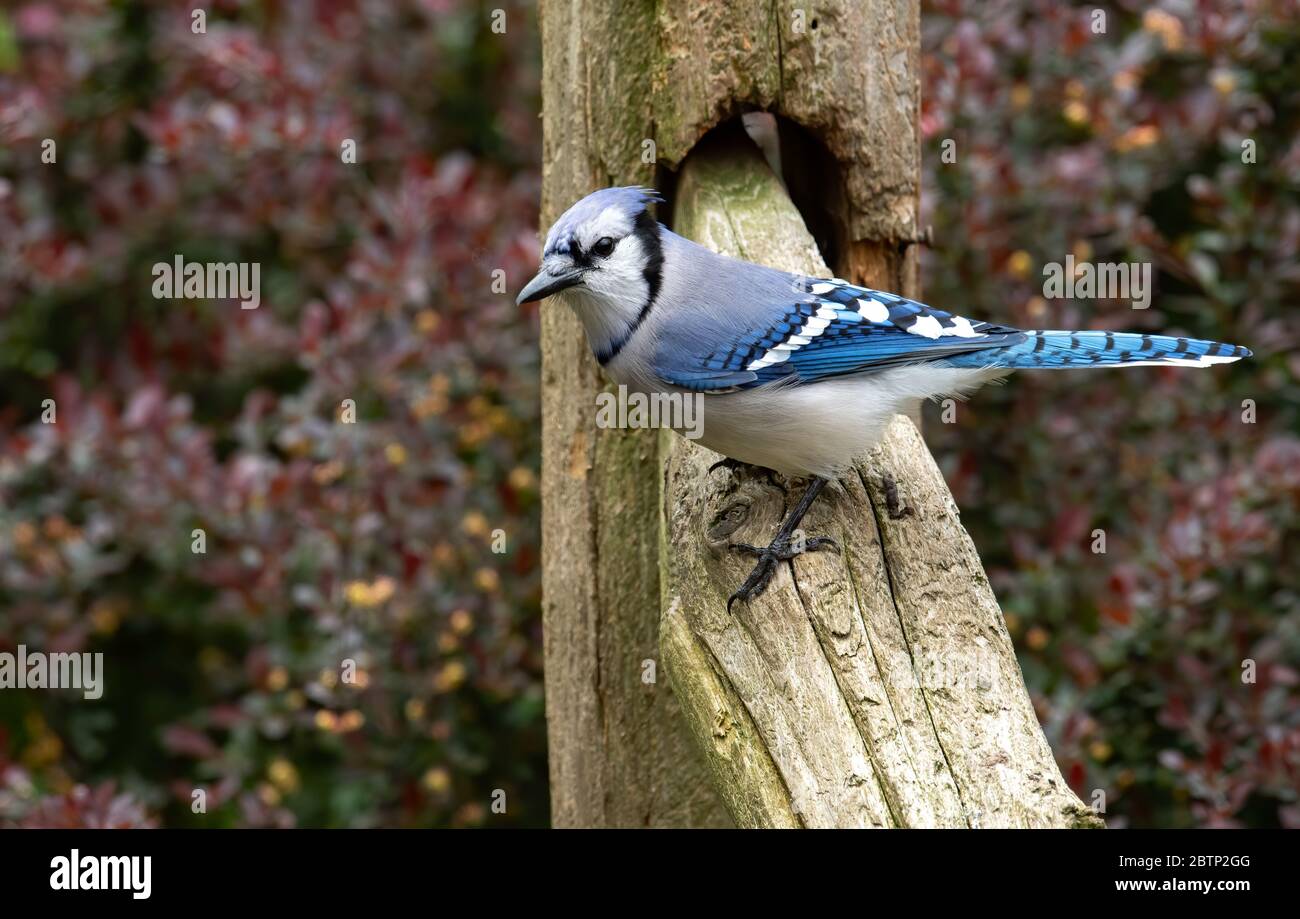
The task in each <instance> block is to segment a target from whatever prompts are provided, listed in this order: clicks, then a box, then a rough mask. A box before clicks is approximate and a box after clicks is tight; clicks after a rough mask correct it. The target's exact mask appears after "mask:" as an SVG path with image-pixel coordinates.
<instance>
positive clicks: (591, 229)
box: [576, 206, 632, 252]
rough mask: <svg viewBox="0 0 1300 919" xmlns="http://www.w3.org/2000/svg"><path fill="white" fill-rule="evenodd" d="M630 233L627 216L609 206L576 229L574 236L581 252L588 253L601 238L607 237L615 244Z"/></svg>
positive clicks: (630, 227)
mask: <svg viewBox="0 0 1300 919" xmlns="http://www.w3.org/2000/svg"><path fill="white" fill-rule="evenodd" d="M631 232H632V222H631V221H630V220H628V217H627V214H626V213H624V211H623V210H622V209H620V208H618V207H613V206H611V207H607V208H605V209H604V210H603V211H601V212H600V213H599V214H597V215H596V216H595V217H594V218H593V219H591V220H588V221H587V222H586V223H584V224H583V225H582V226H580V227H578V232H577V234H576V235H577V237H578V244H579V245H580V246H582V251H583V252H590V251H591V247H592V246H594V245H595V244H596V243H597V242H598V241H599V240H600V239H602V238H603V237H606V236H608V237H609V238H610V239H612V240H614V241H616V242H617V241H618V240H620V239H623V237H625V236H627V235H628V234H629V233H631ZM620 248H621V247H620Z"/></svg>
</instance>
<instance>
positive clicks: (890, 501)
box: [882, 472, 916, 520]
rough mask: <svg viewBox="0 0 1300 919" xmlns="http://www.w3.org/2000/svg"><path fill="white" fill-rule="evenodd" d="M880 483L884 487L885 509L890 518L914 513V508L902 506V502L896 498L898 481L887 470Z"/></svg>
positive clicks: (898, 517)
mask: <svg viewBox="0 0 1300 919" xmlns="http://www.w3.org/2000/svg"><path fill="white" fill-rule="evenodd" d="M882 484H883V485H884V487H885V510H886V511H888V512H889V519H890V520H899V519H901V518H903V517H911V516H912V515H913V514H915V513H916V509H915V508H912V507H903V506H902V502H901V501H899V500H898V483H897V482H895V481H894V477H893V476H892V475H890V474H889V473H888V472H886V473H885V475H884V479H883V482H882Z"/></svg>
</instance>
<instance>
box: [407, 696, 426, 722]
mask: <svg viewBox="0 0 1300 919" xmlns="http://www.w3.org/2000/svg"><path fill="white" fill-rule="evenodd" d="M423 717H424V700H423V699H407V700H406V720H407V721H419V720H420V719H421V718H423Z"/></svg>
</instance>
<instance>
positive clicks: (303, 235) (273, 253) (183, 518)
mask: <svg viewBox="0 0 1300 919" xmlns="http://www.w3.org/2000/svg"><path fill="white" fill-rule="evenodd" d="M192 9H193V5H192V4H182V3H151V4H111V5H110V4H102V3H90V2H83V3H62V4H48V3H31V4H26V5H22V6H19V7H18V8H16V9H12V10H10V11H8V12H0V138H2V139H3V152H2V153H0V177H2V178H0V238H3V240H4V250H3V258H2V260H0V389H2V390H3V392H4V396H5V398H4V407H3V409H2V410H0V438H3V441H2V443H0V498H2V500H3V510H0V648H3V649H5V650H12V649H13V648H14V647H15V646H16V645H18V644H19V643H25V644H27V645H28V646H29V647H31V648H33V649H40V650H46V651H57V650H88V651H101V652H103V654H104V658H105V666H106V671H107V673H106V677H105V685H106V687H107V688H106V691H105V693H104V697H103V699H101V700H100V701H98V702H95V703H87V702H84V701H82V700H81V699H80V698H79V697H78V696H77V695H75V694H64V693H35V692H25V693H23V692H15V691H10V692H4V693H0V822H11V823H19V824H29V825H48V824H58V825H76V824H78V823H85V824H89V825H120V824H123V823H125V824H132V823H141V824H147V823H149V822H160V823H162V824H165V825H181V826H236V825H238V826H286V825H293V824H297V825H306V826H365V825H403V826H406V825H411V826H414V825H430V824H440V825H456V826H466V825H480V824H485V825H502V824H525V825H544V824H546V823H547V821H548V803H547V802H548V798H547V793H546V786H545V781H546V779H545V775H546V770H545V746H544V741H545V732H544V728H543V724H544V722H543V718H542V692H541V683H540V669H541V640H540V631H539V616H538V600H539V593H538V590H539V588H538V578H537V570H536V569H537V562H536V560H537V549H538V546H537V540H538V534H537V501H538V495H537V457H538V438H537V413H538V406H537V379H536V378H537V353H536V331H535V328H534V320H535V317H534V316H533V315H531V314H527V313H523V314H521V313H520V311H518V310H517V309H516V308H515V307H514V305H513V303H512V302H511V301H510V298H509V297H508V296H504V295H503V292H502V291H501V290H493V283H494V277H495V278H502V280H499V281H498V282H497V286H498V287H500V286H501V285H503V284H505V283H506V282H505V280H504V279H509V283H511V284H514V285H517V284H519V283H521V281H522V279H523V278H524V277H525V275H526V273H527V272H528V269H529V268H530V267H531V266H532V264H533V263H534V261H535V255H536V235H535V227H536V220H537V209H536V207H537V206H536V201H537V197H538V183H537V176H536V166H535V164H536V162H537V161H538V159H539V156H540V153H539V149H538V137H537V119H536V112H537V107H538V99H537V91H536V81H537V72H538V61H537V49H536V47H535V26H534V25H533V23H531V22H530V21H529V20H530V18H531V17H532V13H531V12H530V11H526V10H523V9H521V8H518V7H515V6H511V5H508V4H507V5H505V9H506V10H507V17H508V18H507V24H508V27H507V29H506V32H505V34H494V33H493V32H492V30H491V22H490V18H489V17H490V11H489V10H486V9H483V8H480V7H479V6H478V5H475V4H465V3H457V2H439V0H429V2H423V3H400V4H392V3H386V2H356V3H354V2H323V0H322V2H316V3H292V4H288V3H249V2H222V3H217V4H213V5H210V6H209V7H208V17H207V22H206V32H205V33H204V34H194V32H193V31H192V29H191V23H192V18H191V11H192ZM45 138H52V139H54V140H55V142H56V144H57V148H56V151H57V161H56V162H55V163H52V164H51V163H43V162H42V160H41V152H42V141H43V139H45ZM348 138H351V139H354V140H355V141H356V143H357V157H356V163H355V164H349V163H345V162H343V157H342V155H341V154H342V152H343V142H344V140H345V139H348ZM178 253H179V254H182V255H183V256H184V257H185V258H186V259H187V260H191V261H227V260H245V261H253V262H257V263H259V264H260V271H261V281H262V305H261V307H260V308H259V309H257V310H251V311H244V310H241V309H240V308H239V304H238V303H237V302H234V301H232V300H226V301H220V302H217V301H197V300H155V299H154V298H153V297H152V295H151V285H152V280H153V275H152V266H153V265H154V264H155V263H156V262H160V261H161V262H168V263H170V262H171V261H172V259H173V256H174V255H175V254H178ZM498 269H500V270H501V271H504V276H500V275H495V276H494V272H496V271H497V270H498ZM47 398H53V399H54V400H55V403H56V410H57V423H56V424H42V423H40V414H41V410H42V400H44V399H47ZM344 400H353V402H354V403H355V406H356V423H355V424H349V423H345V421H344V420H343V419H342V415H341V412H342V410H343V406H344ZM195 529H202V530H203V531H204V534H205V538H206V552H204V553H202V554H196V553H195V552H193V551H192V543H193V538H194V537H193V535H192V534H193V531H194V530H195ZM494 530H501V531H503V532H502V534H501V536H500V538H502V539H504V547H505V549H506V551H505V552H504V553H500V554H494V553H493V551H492V545H491V544H492V537H493V531H494ZM195 788H203V789H205V790H206V792H207V813H206V814H194V813H192V810H191V794H192V790H193V789H195ZM92 789H93V790H92ZM497 789H500V790H502V791H504V792H505V804H506V809H505V813H504V814H496V813H493V812H492V803H493V800H494V799H493V794H494V791H495V790H497Z"/></svg>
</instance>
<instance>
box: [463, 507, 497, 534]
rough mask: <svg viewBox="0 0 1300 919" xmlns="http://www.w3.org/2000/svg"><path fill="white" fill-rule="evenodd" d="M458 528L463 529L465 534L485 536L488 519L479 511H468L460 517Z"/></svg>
mask: <svg viewBox="0 0 1300 919" xmlns="http://www.w3.org/2000/svg"><path fill="white" fill-rule="evenodd" d="M460 528H461V529H462V530H464V531H465V535H466V536H476V537H481V536H486V535H487V534H488V530H489V529H491V528H490V527H489V526H488V519H487V517H484V516H483V514H481V513H480V512H479V511H469V512H468V513H466V514H465V516H464V517H462V518H461V521H460Z"/></svg>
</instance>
